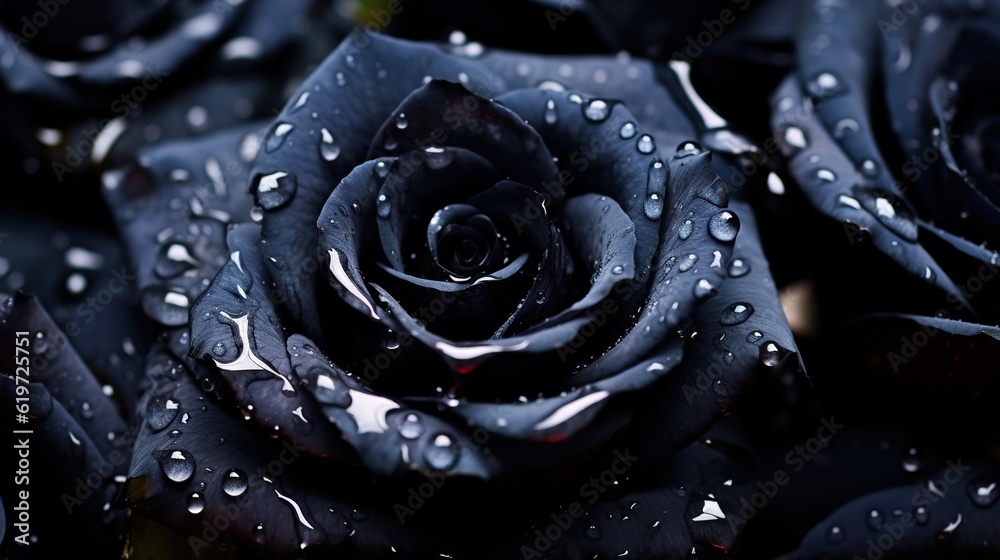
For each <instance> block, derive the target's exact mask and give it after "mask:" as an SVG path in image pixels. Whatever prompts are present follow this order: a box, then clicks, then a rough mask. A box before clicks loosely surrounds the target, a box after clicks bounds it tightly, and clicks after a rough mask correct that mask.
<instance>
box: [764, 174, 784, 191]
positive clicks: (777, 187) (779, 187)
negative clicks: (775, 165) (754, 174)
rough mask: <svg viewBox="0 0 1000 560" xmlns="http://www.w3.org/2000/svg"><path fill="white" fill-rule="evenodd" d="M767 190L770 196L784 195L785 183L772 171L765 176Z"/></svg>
mask: <svg viewBox="0 0 1000 560" xmlns="http://www.w3.org/2000/svg"><path fill="white" fill-rule="evenodd" d="M767 190H769V191H771V194H779V195H780V194H785V183H784V182H783V181H782V180H781V177H778V175H777V174H776V173H774V172H773V171H772V172H770V173H768V174H767Z"/></svg>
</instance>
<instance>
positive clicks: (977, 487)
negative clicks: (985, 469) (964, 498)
mask: <svg viewBox="0 0 1000 560" xmlns="http://www.w3.org/2000/svg"><path fill="white" fill-rule="evenodd" d="M967 490H968V493H969V499H970V500H972V503H973V504H975V505H976V506H977V507H981V508H988V507H990V506H992V505H993V504H995V503H996V502H997V498H998V497H1000V484H997V476H996V473H983V474H981V475H979V476H977V477H976V478H973V479H972V480H971V481H970V482H969V485H968V486H967Z"/></svg>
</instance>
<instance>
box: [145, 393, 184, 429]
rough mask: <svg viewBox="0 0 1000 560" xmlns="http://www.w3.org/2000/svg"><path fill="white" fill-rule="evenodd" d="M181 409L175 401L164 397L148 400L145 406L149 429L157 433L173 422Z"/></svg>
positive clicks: (159, 396)
mask: <svg viewBox="0 0 1000 560" xmlns="http://www.w3.org/2000/svg"><path fill="white" fill-rule="evenodd" d="M180 410H181V407H180V405H179V404H178V403H177V401H175V400H173V399H171V398H170V397H168V396H166V395H158V396H155V397H153V398H152V399H150V400H149V404H148V405H147V406H146V423H147V424H149V427H150V429H152V430H153V431H154V432H158V431H160V430H162V429H164V428H166V427H167V426H169V425H170V423H171V422H173V421H174V418H176V417H177V414H178V413H180Z"/></svg>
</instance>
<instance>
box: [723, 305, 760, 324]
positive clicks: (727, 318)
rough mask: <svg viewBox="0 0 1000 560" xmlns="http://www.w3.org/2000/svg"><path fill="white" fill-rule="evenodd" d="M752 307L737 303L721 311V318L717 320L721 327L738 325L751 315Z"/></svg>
mask: <svg viewBox="0 0 1000 560" xmlns="http://www.w3.org/2000/svg"><path fill="white" fill-rule="evenodd" d="M753 311H754V309H753V306H752V305H750V304H749V303H745V302H738V303H733V304H731V305H729V306H728V307H726V308H725V309H723V310H722V317H721V318H719V322H720V323H722V324H723V325H726V326H730V325H738V324H740V323H742V322H744V321H746V320H747V319H749V318H750V316H751V315H753Z"/></svg>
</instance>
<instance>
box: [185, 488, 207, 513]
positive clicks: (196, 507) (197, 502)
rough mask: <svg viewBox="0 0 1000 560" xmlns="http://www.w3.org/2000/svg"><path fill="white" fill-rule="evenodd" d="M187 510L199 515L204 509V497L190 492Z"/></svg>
mask: <svg viewBox="0 0 1000 560" xmlns="http://www.w3.org/2000/svg"><path fill="white" fill-rule="evenodd" d="M187 509H188V511H189V512H191V513H194V514H199V513H201V512H202V510H204V509H205V497H204V496H202V495H201V494H200V493H198V492H192V493H191V495H190V496H188V503H187Z"/></svg>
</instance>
